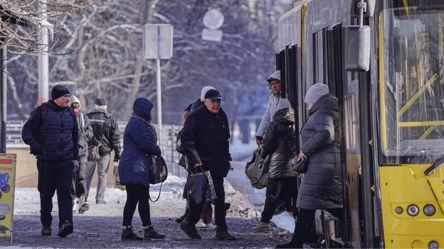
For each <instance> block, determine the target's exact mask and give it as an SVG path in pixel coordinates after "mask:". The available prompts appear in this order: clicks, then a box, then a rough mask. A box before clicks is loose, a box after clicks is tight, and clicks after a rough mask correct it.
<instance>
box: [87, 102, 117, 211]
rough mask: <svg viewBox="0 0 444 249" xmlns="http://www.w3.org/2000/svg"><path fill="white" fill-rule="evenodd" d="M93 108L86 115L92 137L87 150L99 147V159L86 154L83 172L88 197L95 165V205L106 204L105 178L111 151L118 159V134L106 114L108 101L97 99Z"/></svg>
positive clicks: (113, 122)
mask: <svg viewBox="0 0 444 249" xmlns="http://www.w3.org/2000/svg"><path fill="white" fill-rule="evenodd" d="M94 104H95V105H94V108H93V109H91V110H89V111H88V113H87V114H86V115H87V116H88V118H89V121H90V122H91V126H92V128H93V133H94V136H93V138H92V139H91V140H89V141H88V148H89V150H91V149H92V148H93V147H94V146H99V154H100V158H99V159H93V158H92V154H93V153H91V151H89V152H88V166H87V168H86V172H85V180H86V188H87V190H86V197H88V195H89V189H90V186H91V180H92V178H93V175H94V171H95V168H96V165H97V175H98V181H97V194H96V204H106V201H105V189H106V176H107V175H108V169H109V161H110V154H111V151H112V150H114V161H115V162H117V161H118V160H119V159H120V150H121V146H120V134H119V127H118V125H117V122H116V120H114V118H112V117H111V114H109V113H108V112H107V110H108V101H107V100H106V99H104V98H97V99H96V100H95V102H94Z"/></svg>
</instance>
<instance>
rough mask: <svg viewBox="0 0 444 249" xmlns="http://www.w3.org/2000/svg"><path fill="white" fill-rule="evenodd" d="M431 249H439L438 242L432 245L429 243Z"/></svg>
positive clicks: (432, 242) (433, 242)
mask: <svg viewBox="0 0 444 249" xmlns="http://www.w3.org/2000/svg"><path fill="white" fill-rule="evenodd" d="M429 248H430V249H438V248H439V245H438V242H436V241H434V240H433V241H431V242H430V243H429Z"/></svg>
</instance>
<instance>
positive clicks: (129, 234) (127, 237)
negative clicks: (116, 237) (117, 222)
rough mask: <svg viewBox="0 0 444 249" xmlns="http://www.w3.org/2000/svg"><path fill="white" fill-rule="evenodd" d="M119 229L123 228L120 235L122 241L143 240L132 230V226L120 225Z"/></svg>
mask: <svg viewBox="0 0 444 249" xmlns="http://www.w3.org/2000/svg"><path fill="white" fill-rule="evenodd" d="M120 229H121V230H123V232H122V236H121V237H120V239H121V240H124V241H138V240H143V238H142V237H139V236H137V235H136V234H135V233H134V232H133V227H132V226H121V227H120Z"/></svg>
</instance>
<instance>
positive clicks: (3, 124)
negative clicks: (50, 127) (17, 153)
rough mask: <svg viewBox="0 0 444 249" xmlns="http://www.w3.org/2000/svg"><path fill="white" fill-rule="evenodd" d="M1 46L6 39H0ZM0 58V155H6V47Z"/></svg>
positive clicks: (2, 50) (0, 52) (0, 51)
mask: <svg viewBox="0 0 444 249" xmlns="http://www.w3.org/2000/svg"><path fill="white" fill-rule="evenodd" d="M1 41H2V44H5V42H6V39H5V38H4V37H3V38H1ZM0 57H1V67H2V68H1V69H2V71H1V72H0V74H1V75H0V76H1V77H0V79H1V84H2V85H1V90H0V95H1V96H0V98H1V105H2V106H1V132H2V136H1V148H0V153H6V109H7V108H6V107H7V104H8V102H7V94H6V91H7V88H6V66H5V58H6V46H5V47H4V48H3V49H1V50H0Z"/></svg>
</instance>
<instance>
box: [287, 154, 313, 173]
mask: <svg viewBox="0 0 444 249" xmlns="http://www.w3.org/2000/svg"><path fill="white" fill-rule="evenodd" d="M299 156H300V155H299V154H298V155H297V156H296V158H295V159H294V160H293V163H292V164H291V169H292V170H293V171H296V172H298V173H301V174H305V173H307V169H308V157H309V156H308V155H307V158H306V159H305V158H302V160H300V161H296V160H297V158H299ZM295 161H296V162H295Z"/></svg>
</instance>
